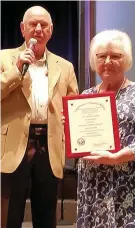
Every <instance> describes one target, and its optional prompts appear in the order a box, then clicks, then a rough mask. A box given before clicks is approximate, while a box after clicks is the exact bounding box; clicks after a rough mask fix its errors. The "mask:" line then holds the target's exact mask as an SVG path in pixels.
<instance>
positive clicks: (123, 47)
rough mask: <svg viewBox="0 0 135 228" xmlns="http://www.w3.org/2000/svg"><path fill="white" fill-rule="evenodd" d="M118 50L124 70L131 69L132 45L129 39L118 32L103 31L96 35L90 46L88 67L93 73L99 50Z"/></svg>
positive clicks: (124, 34)
mask: <svg viewBox="0 0 135 228" xmlns="http://www.w3.org/2000/svg"><path fill="white" fill-rule="evenodd" d="M110 46H111V48H112V49H113V48H116V47H117V48H118V49H119V50H120V52H121V53H120V54H122V55H123V62H124V70H125V71H128V70H129V69H130V68H131V67H132V62H133V59H132V43H131V39H130V37H129V36H128V35H127V34H126V33H125V32H122V31H119V30H105V31H102V32H100V33H98V34H97V35H96V36H95V37H94V38H93V39H92V41H91V44H90V66H91V69H92V70H93V71H96V69H97V61H96V60H97V57H96V54H98V51H99V49H100V48H108V47H110Z"/></svg>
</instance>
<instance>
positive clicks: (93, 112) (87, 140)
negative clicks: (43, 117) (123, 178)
mask: <svg viewBox="0 0 135 228" xmlns="http://www.w3.org/2000/svg"><path fill="white" fill-rule="evenodd" d="M81 98H82V99H81ZM63 106H64V114H65V143H66V153H67V155H68V157H78V156H85V155H86V154H85V153H89V152H90V151H94V150H109V151H112V152H115V151H117V150H119V147H120V142H119V132H118V122H117V113H116V104H115V96H114V93H104V94H102V95H101V94H91V96H90V95H80V96H78V95H77V96H73V97H66V99H65V101H64V99H63Z"/></svg>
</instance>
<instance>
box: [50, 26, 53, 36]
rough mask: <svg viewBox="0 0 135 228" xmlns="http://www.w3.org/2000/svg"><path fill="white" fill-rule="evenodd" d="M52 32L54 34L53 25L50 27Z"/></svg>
mask: <svg viewBox="0 0 135 228" xmlns="http://www.w3.org/2000/svg"><path fill="white" fill-rule="evenodd" d="M50 32H51V34H52V33H53V24H52V25H51V26H50Z"/></svg>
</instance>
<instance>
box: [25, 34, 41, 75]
mask: <svg viewBox="0 0 135 228" xmlns="http://www.w3.org/2000/svg"><path fill="white" fill-rule="evenodd" d="M36 43H37V40H36V39H34V38H31V39H30V40H29V43H28V48H30V49H31V50H33V48H34V46H35V45H36ZM28 68H29V63H24V64H23V67H22V76H24V75H25V74H26V72H27V70H28Z"/></svg>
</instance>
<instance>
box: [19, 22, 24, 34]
mask: <svg viewBox="0 0 135 228" xmlns="http://www.w3.org/2000/svg"><path fill="white" fill-rule="evenodd" d="M20 29H21V33H22V36H23V37H24V23H23V22H21V23H20Z"/></svg>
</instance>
